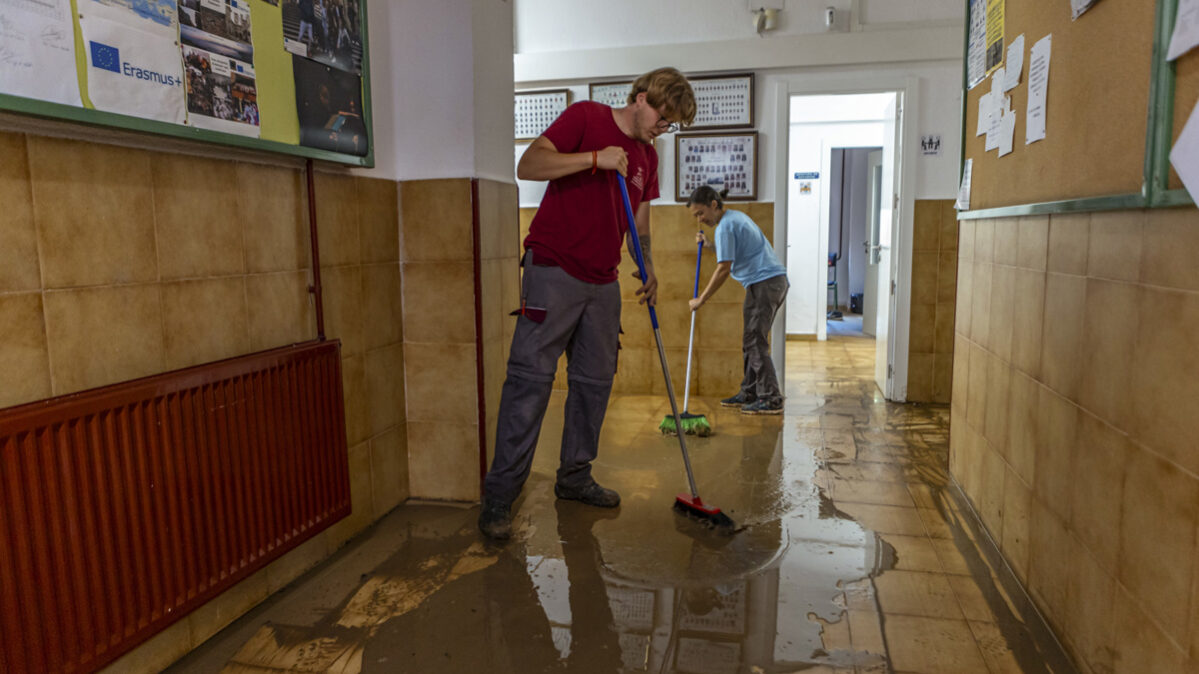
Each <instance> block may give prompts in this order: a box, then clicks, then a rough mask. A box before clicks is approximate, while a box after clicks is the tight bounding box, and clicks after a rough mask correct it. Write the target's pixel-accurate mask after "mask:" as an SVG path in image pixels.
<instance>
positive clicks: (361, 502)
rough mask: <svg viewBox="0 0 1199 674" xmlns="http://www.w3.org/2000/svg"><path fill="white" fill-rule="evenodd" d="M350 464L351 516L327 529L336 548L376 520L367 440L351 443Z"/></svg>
mask: <svg viewBox="0 0 1199 674" xmlns="http://www.w3.org/2000/svg"><path fill="white" fill-rule="evenodd" d="M349 465H350V507H351V508H352V511H351V513H350V515H349V517H346V518H345V519H343V520H341V521H340V522H338V523H337V524H334V525H333V526H331V527H329V529H327V533H326V536H327V537H328V539H329V541H330V542H331V543H332V545H333V547H334V548H339V547H341V546H342V544H343V543H345V542H346V541H348V540H349V539H351V538H353V537H354V536H356V535H357V534H358V533H359V532H361V531H362V530H363V529H365V528H367V527H368V526H370V523H371V522H372V521H373V520H374V506H373V501H374V498H373V496H372V494H371V488H372V484H371V483H372V482H373V480H372V479H371V453H370V445H369V444H368V443H366V442H362V443H359V444H355V445H351V446H350V451H349Z"/></svg>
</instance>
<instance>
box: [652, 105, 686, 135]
mask: <svg viewBox="0 0 1199 674" xmlns="http://www.w3.org/2000/svg"><path fill="white" fill-rule="evenodd" d="M654 112H656V113H658V121H657V122H655V123H654V128H656V129H658V130H659V131H661V132H663V133H675V132H677V131H678V130H679V129H680V128H682V125H680V124H679V123H678V122H671V121H667V119H666V117H665V116H664V115H663V114H662V111H661V110H658V109H657V108H654Z"/></svg>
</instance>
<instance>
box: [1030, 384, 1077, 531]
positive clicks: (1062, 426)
mask: <svg viewBox="0 0 1199 674" xmlns="http://www.w3.org/2000/svg"><path fill="white" fill-rule="evenodd" d="M1037 407H1038V411H1037V454H1036V476H1035V479H1034V481H1033V486H1034V488H1035V492H1036V495H1037V498H1038V499H1040V500H1041V501H1042V502H1043V503H1044V504H1045V505H1046V506H1048V507H1049V508H1050V509H1051V510H1052V511H1053V513H1054V514H1055V515H1056V516H1057V517H1059V518H1060V519H1062V520H1063V521H1065V522H1069V521H1070V492H1071V487H1072V485H1073V483H1074V473H1075V461H1076V459H1075V451H1076V449H1077V440H1078V416H1079V413H1078V408H1077V407H1075V406H1074V404H1073V403H1071V402H1070V401H1068V400H1066V399H1065V398H1062V397H1061V396H1059V395H1057V394H1056V393H1054V392H1053V391H1051V390H1049V389H1047V388H1045V387H1041V388H1040V390H1039V395H1038V403H1037Z"/></svg>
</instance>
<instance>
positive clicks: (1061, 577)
mask: <svg viewBox="0 0 1199 674" xmlns="http://www.w3.org/2000/svg"><path fill="white" fill-rule="evenodd" d="M1075 547H1076V546H1075V545H1074V543H1073V542H1072V539H1071V537H1070V533H1069V532H1068V531H1067V530H1066V526H1065V523H1063V522H1062V520H1061V519H1060V518H1059V517H1058V516H1057V515H1056V514H1054V513H1053V512H1052V511H1050V510H1048V509H1046V507H1045V506H1044V504H1043V503H1042V502H1041V501H1040V500H1038V499H1036V498H1034V499H1033V502H1032V519H1031V527H1030V531H1029V548H1028V588H1029V590H1030V591H1031V593H1032V595H1033V597H1034V599H1036V600H1037V604H1038V607H1039V608H1040V609H1041V610H1042V612H1043V613H1044V614H1045V616H1046V617H1047V618H1048V619H1049V622H1050V624H1051V625H1052V626H1053V628H1054V630H1055V631H1056V632H1057V633H1059V634H1060V633H1061V632H1062V631H1063V628H1064V627H1065V624H1064V623H1065V616H1066V608H1067V599H1068V590H1069V584H1070V576H1071V575H1073V574H1074V572H1075V569H1073V567H1072V565H1071V563H1070V560H1071V559H1072V557H1071V553H1072V551H1073V549H1074V548H1075Z"/></svg>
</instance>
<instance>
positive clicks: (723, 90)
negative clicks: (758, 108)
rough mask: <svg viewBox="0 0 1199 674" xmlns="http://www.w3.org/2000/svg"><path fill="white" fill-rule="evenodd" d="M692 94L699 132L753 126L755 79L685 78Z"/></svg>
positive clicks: (744, 77) (723, 77)
mask: <svg viewBox="0 0 1199 674" xmlns="http://www.w3.org/2000/svg"><path fill="white" fill-rule="evenodd" d="M687 79H688V81H690V82H691V90H692V91H694V92H695V105H696V111H695V123H694V124H692V125H691V126H689V127H687V128H688V129H689V130H692V131H695V130H699V129H736V128H744V127H752V126H753V125H754V76H753V73H748V74H745V75H722V76H719V77H688V78H687Z"/></svg>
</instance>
